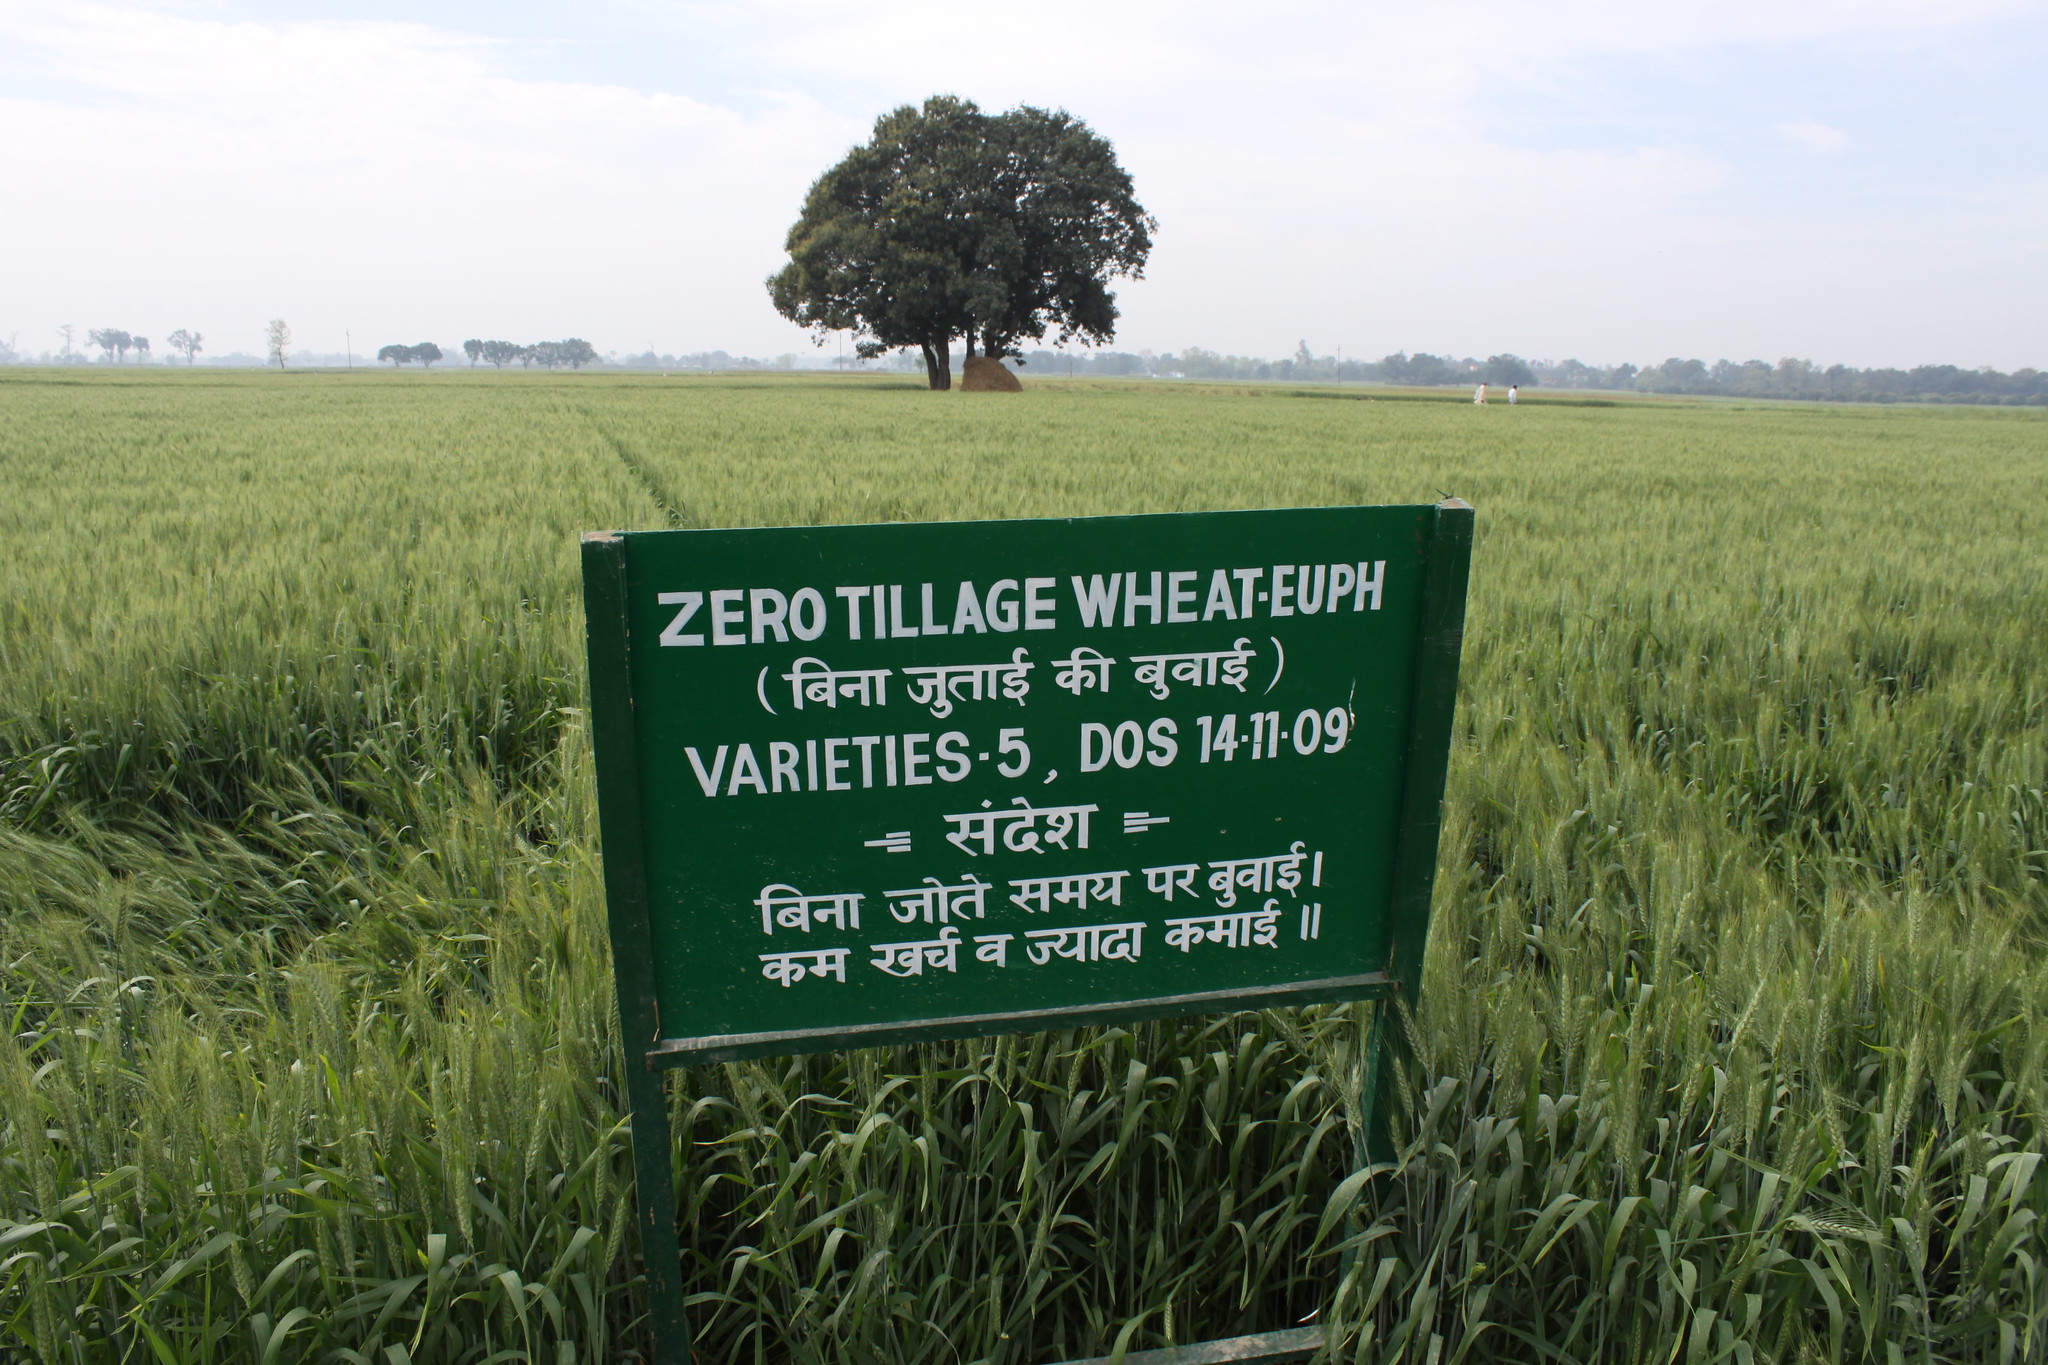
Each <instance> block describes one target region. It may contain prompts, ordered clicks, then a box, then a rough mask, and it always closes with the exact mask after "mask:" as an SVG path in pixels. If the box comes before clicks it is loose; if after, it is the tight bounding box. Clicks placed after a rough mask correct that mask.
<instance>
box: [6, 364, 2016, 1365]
mask: <svg viewBox="0 0 2048 1365" xmlns="http://www.w3.org/2000/svg"><path fill="white" fill-rule="evenodd" d="M503 378H506V377H489V378H485V379H480V380H477V381H471V380H469V379H468V378H467V377H466V376H464V377H454V376H451V377H448V379H449V380H452V382H443V380H442V379H440V378H438V377H437V378H436V379H435V380H433V381H404V380H392V379H389V378H383V377H378V378H373V379H370V380H367V381H365V380H364V379H363V377H361V376H358V377H355V378H354V379H342V378H340V377H335V378H320V377H309V378H296V379H294V378H286V377H273V376H260V377H259V376H251V377H243V376H232V377H228V376H223V377H220V378H218V379H216V378H215V377H214V376H176V377H173V378H172V379H169V380H166V379H162V378H155V377H151V378H149V379H147V380H132V381H131V380H128V379H126V378H121V379H115V380H101V379H99V378H98V377H94V379H95V382H86V383H80V382H77V381H76V380H75V379H74V378H73V377H71V376H68V375H66V376H42V377H30V378H27V379H16V378H12V377H10V378H8V379H6V380H0V411H4V413H5V416H6V419H7V420H6V421H5V422H4V423H0V479H4V481H5V486H6V490H7V493H8V495H9V496H8V497H7V498H6V499H5V500H4V502H0V530H4V531H5V539H4V540H0V546H4V548H0V1005H4V1007H5V1008H6V1010H7V1012H8V1014H9V1017H10V1019H11V1021H12V1029H11V1031H12V1033H13V1035H14V1040H13V1045H12V1046H11V1047H8V1048H0V1334H4V1335H0V1341H8V1342H11V1344H12V1345H13V1347H14V1349H15V1350H17V1351H18V1352H21V1353H25V1354H28V1355H31V1356H34V1357H36V1358H39V1359H47V1360H53V1361H65V1360H77V1361H98V1360H108V1359H112V1360H123V1359H132V1360H138V1361H141V1360H155V1361H160V1362H161V1361H187V1360H189V1361H230V1360H232V1361H252V1362H255V1361H265V1360H271V1361H281V1360H322V1361H328V1360H332V1361H364V1362H376V1365H391V1363H392V1362H403V1361H408V1360H410V1361H420V1362H425V1361H472V1362H483V1361H486V1360H492V1359H501V1360H502V1359H524V1360H532V1361H549V1362H556V1361H572V1360H591V1361H596V1360H616V1359H622V1358H630V1357H632V1356H633V1355H634V1354H636V1353H637V1352H639V1351H640V1350H642V1349H644V1344H645V1343H644V1339H643V1337H642V1336H641V1331H640V1327H639V1326H638V1315H639V1312H640V1308H639V1302H638V1297H637V1290H636V1288H635V1284H634V1274H635V1267H634V1265H633V1254H634V1248H632V1247H631V1246H629V1245H626V1244H625V1242H624V1236H625V1233H626V1229H627V1223H628V1219H627V1217H626V1210H627V1208H628V1207H629V1201H630V1199H631V1184H630V1171H631V1163H630V1160H629V1149H628V1146H627V1142H626V1137H625V1133H624V1129H623V1126H622V1124H621V1122H620V1120H621V1113H620V1110H619V1098H618V1088H617V1087H616V1086H615V1085H614V1083H613V1080H612V1077H613V1076H614V1075H615V1074H616V1073H615V1070H614V1069H615V1068H616V1067H617V1066H618V1065H620V1061H619V1058H618V1052H617V1042H616V1039H615V1036H614V1030H613V1027H612V1024H611V1020H610V1014H609V1011H610V1001H609V993H610V986H609V972H608V967H607V963H606V961H605V949H604V940H603V930H602V914H601V889H600V884H599V878H598V873H597V862H596V850H595V847H594V829H595V820H594V803H593V796H592V792H591V780H590V771H589V760H588V753H587V742H586V739H585V736H584V732H583V727H582V723H581V717H580V713H579V711H578V710H577V707H578V705H579V699H580V696H581V690H582V689H581V664H580V653H579V638H578V632H579V629H580V623H579V622H578V620H577V619H576V614H575V601H576V597H575V583H574V572H575V568H574V557H573V533H574V531H576V530H579V529H585V528H592V527H598V526H605V525H635V526H649V525H660V524H664V523H666V522H677V521H682V522H687V523H688V524H698V525H702V524H723V525H731V524H747V523H764V522H792V521H794V522H806V521H853V520H870V519H877V518H885V517H926V516H931V517H939V516H988V515H1003V516H1009V515H1072V514H1079V513H1086V512H1107V511H1141V510H1168V509H1179V508H1195V507H1213V506H1231V505H1279V504H1286V503H1310V504H1312V503H1328V502H1339V501H1393V500H1402V501H1409V500H1420V499H1426V498H1430V497H1433V496H1434V495H1435V494H1436V492H1437V490H1438V489H1440V488H1441V489H1446V490H1449V491H1455V492H1457V493H1459V494H1461V495H1462V496H1465V497H1467V498H1468V499H1470V500H1471V501H1473V502H1474V503H1475V504H1477V505H1478V507H1479V509H1480V514H1481V515H1480V527H1481V540H1480V544H1479V546H1478V549H1477V552H1476V555H1475V574H1474V599H1473V611H1472V617H1471V634H1470V636H1469V638H1468V644H1467V652H1466V668H1465V686H1464V692H1465V701H1464V705H1463V707H1462V709H1461V712H1460V717H1461V719H1460V727H1459V735H1458V742H1457V744H1456V747H1455V749H1454V753H1453V760H1452V772H1451V783H1450V791H1449V795H1448V810H1447V815H1448V819H1447V824H1446V829H1445V836H1444V845H1443V857H1442V864H1441V869H1440V877H1439V887H1438V896H1437V903H1436V912H1435V913H1436V927H1435V934H1434V937H1433V940H1432V948H1431V955H1430V959H1429V964H1428V978H1427V980H1426V983H1425V991H1424V999H1423V1005H1422V1008H1421V1010H1420V1012H1419V1013H1418V1014H1417V1015H1416V1016H1415V1017H1413V1018H1412V1019H1407V1020H1404V1021H1402V1029H1403V1034H1404V1037H1405V1039H1406V1042H1407V1058H1406V1061H1405V1063H1404V1065H1403V1066H1402V1068H1401V1071H1400V1078H1401V1083H1400V1085H1399V1086H1398V1087H1397V1088H1396V1095H1395V1097H1394V1098H1395V1104H1394V1110H1395V1113H1394V1128H1395V1132H1396V1136H1397V1149H1398V1150H1397V1153H1396V1158H1397V1159H1396V1160H1394V1161H1392V1162H1390V1163H1387V1164H1385V1165H1382V1166H1379V1167H1374V1168H1369V1169H1365V1170H1360V1169H1357V1167H1356V1164H1355V1161H1354V1157H1353V1152H1354V1144H1353V1134H1352V1128H1353V1125H1354V1122H1355V1118H1356V1113H1357V1103H1358V1096H1357V1094H1356V1092H1355V1090H1354V1089H1352V1088H1351V1086H1350V1084H1349V1082H1350V1079H1351V1077H1352V1076H1353V1075H1354V1072H1355V1067H1354V1059H1355V1054H1354V1049H1355V1046H1356V1043H1357V1039H1358V1032H1357V1028H1356V1021H1355V1019H1354V1017H1353V1014H1352V1012H1351V1011H1349V1010H1348V1009H1339V1008H1328V1009H1312V1010H1300V1011H1279V1012H1270V1013H1257V1014H1244V1015H1238V1016H1231V1017H1227V1018H1211V1019H1201V1020H1189V1021H1181V1022H1176V1023H1169V1024H1158V1025H1145V1026H1140V1027H1133V1028H1129V1029H1099V1030H1085V1031H1078V1032H1073V1033H1065V1034H1053V1035H1034V1036H1028V1037H1022V1038H1009V1039H1000V1040H987V1041H981V1042H972V1043H960V1044H952V1045H941V1046H928V1047H917V1048H900V1049H877V1050H869V1051H863V1052H856V1053H850V1054H845V1055H841V1056H832V1057H819V1058H810V1059H799V1060H794V1061H783V1062H764V1063H755V1064H747V1065H739V1066H727V1067H718V1068H702V1069H698V1070H695V1071H692V1072H689V1073H687V1074H685V1075H682V1076H679V1077H678V1083H677V1085H676V1087H675V1092H674V1101H673V1103H674V1108H675V1118H676V1125H677V1132H678V1134H679V1137H680V1142H679V1148H678V1151H677V1153H676V1160H677V1163H678V1165H677V1169H678V1176H679V1180H678V1189H679V1191H680V1192H681V1195H680V1197H681V1201H682V1204H683V1208H682V1209H681V1210H679V1213H680V1215H681V1217H682V1220H683V1224H682V1225H683V1230H684V1235H685V1254H686V1257H687V1260H688V1265H687V1269H688V1271H689V1275H690V1278H691V1283H692V1287H693V1290H694V1292H695V1298H696V1301H695V1304H694V1306H693V1309H692V1312H693V1315H694V1321H695V1323H696V1325H697V1328H698V1333H699V1338H700V1340H699V1349H700V1353H701V1357H702V1358H703V1359H706V1360H716V1361H724V1360H763V1361H782V1360H792V1361H805V1362H811V1361H816V1362H821V1363H822V1362H849V1363H850V1362H871V1361H902V1362H934V1365H937V1363H938V1362H946V1363H947V1365H952V1363H954V1362H966V1361H977V1360H988V1361H1002V1362H1017V1363H1018V1365H1026V1363H1027V1362H1042V1361H1053V1360H1061V1359H1066V1358H1069V1357H1072V1356H1077V1355H1083V1354H1088V1353H1093V1352H1099V1351H1107V1350H1109V1349H1111V1348H1112V1347H1113V1346H1115V1345H1117V1344H1119V1343H1123V1344H1127V1345H1129V1346H1131V1347H1133V1348H1138V1347H1144V1346H1152V1345H1158V1344H1161V1343H1164V1342H1168V1341H1182V1342H1185V1341H1191V1340H1199V1339H1202V1338H1205V1337H1212V1336H1218V1335H1226V1334H1230V1333H1233V1332H1240V1331H1250V1330H1256V1329H1260V1328H1273V1327H1279V1326H1284V1325H1288V1324H1290V1323H1292V1322H1295V1321H1298V1320H1300V1319H1303V1318H1304V1317H1307V1316H1309V1315H1311V1314H1320V1315H1321V1319H1322V1320H1326V1321H1328V1322H1330V1323H1331V1324H1332V1326H1333V1328H1334V1329H1335V1330H1334V1341H1335V1346H1334V1349H1333V1352H1332V1354H1333V1355H1335V1356H1337V1357H1339V1358H1343V1359H1347V1360H1358V1361H1361V1362H1367V1361H1371V1362H1378V1361H1390V1362H1391V1361H1402V1362H1417V1365H1451V1363H1452V1362H1457V1361H1462V1360H1481V1359H1497V1358H1512V1359H1545V1360H1557V1361H1592V1360H1599V1361H1609V1360H1613V1361H1643V1362H1649V1361H1652V1360H1655V1361H1660V1362H1662V1361H1672V1360H1686V1361H1701V1362H1704V1361H1722V1360H1726V1361H1740V1362H1760V1361H1780V1362H1787V1365H1790V1363H1791V1362H1796V1361H1807V1360H1825V1361H1848V1360H1878V1361H1886V1362H1890V1361H1902V1362H1903V1361H1916V1362H1917V1361H1986V1362H1990V1361H1998V1362H2020V1361H2030V1360H2036V1359H2040V1358H2043V1357H2044V1356H2048V1280H2044V1262H2048V1247H2044V1237H2043V1231H2042V1226H2041V1219H2042V1217H2043V1215H2044V1214H2048V1172H2044V1170H2043V1169H2042V1165H2041V1156H2042V1152H2043V1149H2044V1134H2043V1132H2042V1126H2041V1125H2042V1116H2043V1113H2044V1107H2048V1105H2044V1095H2043V1093H2042V1092H2043V1088H2044V1086H2048V953H2044V951H2043V949H2044V943H2043V939H2044V930H2048V681H2044V678H2048V671H2044V668H2043V664H2044V663H2048V642H2044V632H2043V631H2042V630H2041V628H2040V624H2039V623H2040V622H2041V621H2043V620H2048V510H2044V509H2048V501H2044V498H2043V496H2042V495H2043V493H2044V492H2048V487H2044V485H2048V426H2044V424H2043V423H2042V422H2041V421H2040V420H2039V419H2038V418H2035V417H2034V416H2032V415H2031V414H2023V415H2006V414H1980V413H1921V412H1903V413H1895V412H1884V413H1873V412H1869V411H1867V410H1854V409H1851V410H1819V411H1786V410H1783V409H1754V410H1740V409H1731V408H1687V407H1664V406H1642V407H1623V408H1613V409H1547V410H1546V409H1545V408H1543V407H1542V406H1541V405H1533V404H1531V405H1524V406H1523V407H1522V408H1521V409H1519V410H1517V411H1515V412H1512V413H1509V412H1505V411H1474V410H1473V409H1471V408H1470V405H1448V404H1447V405H1441V406H1439V405H1427V404H1407V403H1403V404H1384V403H1382V404H1367V403H1364V402H1356V401H1344V402H1328V401H1325V402H1313V403H1310V402H1301V401H1298V400H1289V399H1287V398H1285V397H1283V396H1280V395H1278V394H1276V393H1273V392H1271V391H1262V390H1237V391H1228V390H1217V391H1202V390H1189V391H1173V390H1160V389H1151V390H1146V391H1143V392H1122V391H1117V390H1113V389H1102V388H1086V387H1073V388H1057V387H1048V388H1042V389H1038V390H1034V391H1030V392H1027V393H1026V394H1025V395H1023V396H1022V397H1021V398H1019V399H1013V400H1000V399H997V400H985V399H984V400H977V399H976V398H974V397H973V396H965V395H952V396H946V397H942V398H933V397H930V396H927V395H922V394H918V393H915V392H911V391H899V390H894V389H889V388H881V387H871V386H855V385H848V384H814V385H810V386H807V387H798V386H795V385H784V384H757V385H745V384H740V385H730V384H718V383H683V382H681V381H665V382H663V381H652V380H634V381H610V380H600V381H593V382H583V381H581V380H568V379H562V380H543V379H537V378H535V379H532V380H528V379H514V380H513V381H512V382H509V383H506V382H500V381H501V380H502V379H503Z"/></svg>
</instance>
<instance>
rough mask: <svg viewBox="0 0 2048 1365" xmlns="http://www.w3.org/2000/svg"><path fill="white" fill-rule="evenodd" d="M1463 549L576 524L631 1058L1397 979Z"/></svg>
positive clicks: (1405, 968)
mask: <svg viewBox="0 0 2048 1365" xmlns="http://www.w3.org/2000/svg"><path fill="white" fill-rule="evenodd" d="M1471 533H1472V511H1471V509H1470V508H1469V507H1467V506H1465V505H1464V504H1463V503H1460V502H1457V501H1455V500H1452V501H1449V502H1445V503H1442V504H1438V505H1435V506H1417V507H1336V508H1312V509H1292V510H1282V511H1265V512H1214V513H1191V514H1176V515H1163V516H1134V517H1096V518H1080V519H1072V520H1063V521H1051V520H1048V521H1004V522H951V523H939V524H927V525H881V526H827V527H793V528H780V529H767V530H739V531H717V530H704V531H657V532H646V533H635V534H621V535H596V536H591V537H588V538H586V540H585V541H584V583H585V600H586V605H587V608H588V615H589V632H590V634H589V640H590V665H591V680H592V712H593V719H594V728H595V738H596V747H597V759H598V782H599V798H600V807H601V812H602V825H603V836H604V842H605V874H606V883H607V895H608V898H609V902H610V907H611V917H612V941H613V951H614V958H615V963H616V971H617V974H618V981H619V991H620V1006H621V1019H622V1022H623V1024H624V1027H625V1028H626V1030H627V1045H628V1048H629V1055H631V1056H632V1057H633V1058H634V1060H635V1061H636V1062H641V1063H644V1068H643V1067H642V1066H637V1065H636V1066H635V1067H633V1068H631V1069H632V1070H635V1071H641V1070H644V1071H645V1072H646V1073H647V1075H649V1076H654V1075H655V1074H656V1072H657V1070H658V1068H660V1067H663V1066H667V1065H676V1064H683V1063H689V1062H699V1061H725V1060H733V1059H737V1058H743V1057H751V1056H765V1055H773V1054H786V1053H793V1052H803V1051H817V1050H820V1049H827V1048H842V1047H849V1046H859V1045H864V1044H871V1043H885V1042H898V1041H905V1040H912V1039H920V1038H947V1037H961V1036H968V1035H973V1034H985V1033H997V1032H1014V1031H1019V1030H1023V1029H1029V1028H1044V1027H1054V1026H1059V1025H1064V1024H1071V1023H1083V1022H1093V1021H1109V1020H1119V1019H1132V1018H1139V1017H1146V1016H1162V1015H1169V1014H1191V1013H1197V1012H1203V1011H1210V1010H1221V1009H1235V1008H1244V1007H1250V1006H1257V1005H1274V1004H1287V1003H1308V1002H1315V1001H1328V1000H1355V999H1364V998H1373V997H1377V996H1383V995H1387V994H1390V993H1392V992H1394V991H1397V990H1405V991H1408V992H1411V993H1412V991H1413V990H1414V988H1415V983H1416V977H1417V974H1418V971H1419V967H1420V960H1421V952H1422V946H1423V942H1424V938H1425V936H1426V932H1427V925H1428V912H1429V895H1430V883H1431V877H1432V874H1433V871H1434V866H1435V859H1436V836H1437V827H1438V819H1439V816H1438V807H1439V803H1440V800H1441V797H1442V792H1443V781H1444V765H1445V757H1446V752H1447V749H1448V745H1449V737H1450V724H1451V707H1452V698H1453V695H1454V692H1455V688H1456V674H1457V662H1458V648H1459V640H1460V634H1461V629H1462V621H1463V613H1464V597H1465V581H1466V570H1467V562H1468V559H1469V554H1470V548H1471ZM642 1084H645V1082H644V1081H643V1082H642ZM650 1093H651V1094H652V1095H653V1096H655V1097H656V1098H657V1099H658V1096H659V1083H658V1079H657V1080H655V1081H654V1082H653V1088H652V1091H651V1092H650ZM641 1108H642V1104H641V1101H640V1098H638V1097H636V1099H635V1110H636V1117H637V1115H638V1112H639V1110H640V1109H641ZM652 1135H653V1134H652V1130H651V1129H650V1130H645V1131H643V1130H642V1129H641V1127H640V1125H639V1123H638V1122H637V1121H636V1143H639V1144H642V1145H644V1144H645V1140H646V1139H647V1138H648V1137H650V1136H652ZM661 1135H662V1139H663V1151H664V1153H665V1150H666V1145H665V1144H666V1125H665V1123H664V1124H663V1125H662V1126H661ZM640 1166H641V1170H642V1173H643V1177H645V1176H647V1175H649V1174H651V1172H650V1167H649V1163H648V1161H647V1159H646V1156H645V1154H644V1153H643V1155H642V1158H641V1161H640ZM660 1166H661V1172H660V1175H661V1177H662V1178H661V1185H662V1187H663V1188H665V1187H666V1185H667V1181H666V1178H665V1177H666V1173H667V1162H666V1159H665V1157H664V1159H663V1160H662V1161H661V1163H660ZM643 1193H645V1191H643ZM669 1207H671V1208H672V1207H673V1205H672V1203H671V1204H670V1205H669ZM659 1221H660V1219H659V1218H658V1217H654V1218H648V1219H645V1220H644V1221H643V1227H642V1230H643V1235H644V1236H651V1237H653V1238H655V1239H656V1240H657V1241H658V1240H662V1235H661V1232H660V1229H659V1228H657V1227H655V1226H654V1224H656V1223H658V1222H659ZM672 1236H673V1230H672V1229H670V1230H669V1235H668V1239H667V1240H668V1243H669V1245H670V1246H671V1247H672V1246H673V1241H672ZM655 1259H656V1251H655V1248H654V1246H653V1245H652V1244H650V1245H649V1260H650V1269H652V1268H653V1266H654V1262H655ZM659 1312H660V1310H659V1307H658V1306H657V1316H659Z"/></svg>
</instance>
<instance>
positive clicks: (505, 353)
mask: <svg viewBox="0 0 2048 1365" xmlns="http://www.w3.org/2000/svg"><path fill="white" fill-rule="evenodd" d="M463 349H464V350H468V349H469V345H468V343H467V342H465V343H463ZM481 349H482V352H483V357H484V359H485V360H487V361H489V362H490V363H491V364H492V365H494V366H496V367H497V368H498V369H501V370H502V369H504V368H505V365H506V363H507V362H508V361H513V360H517V359H519V347H517V346H515V345H513V344H512V343H511V342H509V341H486V342H484V343H483V346H482V348H481Z"/></svg>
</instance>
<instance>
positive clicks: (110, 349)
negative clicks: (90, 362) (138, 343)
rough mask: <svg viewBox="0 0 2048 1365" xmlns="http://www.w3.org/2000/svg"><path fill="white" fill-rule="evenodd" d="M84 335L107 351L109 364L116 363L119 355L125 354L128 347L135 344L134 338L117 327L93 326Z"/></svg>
mask: <svg viewBox="0 0 2048 1365" xmlns="http://www.w3.org/2000/svg"><path fill="white" fill-rule="evenodd" d="M85 335H86V339H87V340H89V341H91V342H92V344H93V345H95V346H97V347H99V348H100V349H101V350H103V351H105V352H106V353H107V360H108V362H109V363H110V364H118V363H119V361H120V357H121V356H125V355H127V353H128V348H129V347H130V346H132V345H134V344H135V338H133V337H131V336H129V335H128V334H127V333H126V332H124V331H122V330H121V329H120V328H118V327H95V328H93V329H92V330H91V331H89V332H87V333H86V334H85ZM117 352H118V353H119V354H118V355H117V354H116V353H117Z"/></svg>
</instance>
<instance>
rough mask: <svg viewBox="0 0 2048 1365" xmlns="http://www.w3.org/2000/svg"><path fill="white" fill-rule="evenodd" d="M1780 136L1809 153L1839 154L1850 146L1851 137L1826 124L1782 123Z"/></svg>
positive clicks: (1779, 130) (1779, 128) (1779, 126)
mask: <svg viewBox="0 0 2048 1365" xmlns="http://www.w3.org/2000/svg"><path fill="white" fill-rule="evenodd" d="M1778 136H1780V137H1782V138H1784V139H1785V141H1787V142H1789V143H1791V144H1792V145H1793V146H1795V147H1804V148H1805V149H1806V150H1807V151H1809V152H1823V153H1825V152H1839V151H1841V150H1842V149H1843V148H1844V147H1846V146H1848V145H1849V135H1848V134H1847V133H1845V132H1843V131H1842V130H1841V129H1839V128H1830V127H1828V126H1827V125H1826V124H1825V123H1781V124H1779V125H1778Z"/></svg>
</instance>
